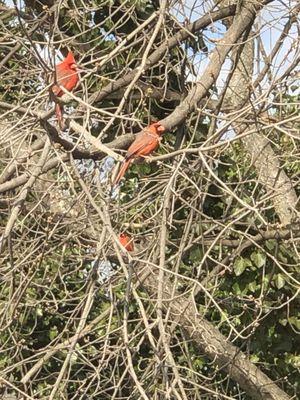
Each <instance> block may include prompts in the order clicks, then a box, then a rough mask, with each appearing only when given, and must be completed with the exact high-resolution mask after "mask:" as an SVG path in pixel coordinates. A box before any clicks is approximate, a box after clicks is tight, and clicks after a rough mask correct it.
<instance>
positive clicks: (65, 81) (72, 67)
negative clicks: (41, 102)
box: [51, 51, 79, 129]
mask: <svg viewBox="0 0 300 400" xmlns="http://www.w3.org/2000/svg"><path fill="white" fill-rule="evenodd" d="M55 71H56V85H53V86H52V88H51V90H52V93H53V94H54V95H55V96H57V97H61V96H63V95H64V92H63V91H62V89H61V87H64V88H65V89H67V90H69V91H72V90H73V89H74V88H75V86H76V85H77V83H78V81H79V75H78V69H77V65H76V62H75V59H74V55H73V53H72V52H71V51H69V53H68V55H67V57H66V58H65V59H64V60H63V61H62V62H61V63H60V64H58V65H56V66H55ZM62 111H63V107H61V106H60V105H59V104H56V106H55V113H56V117H57V120H58V124H59V126H60V128H61V129H62V128H63V118H62Z"/></svg>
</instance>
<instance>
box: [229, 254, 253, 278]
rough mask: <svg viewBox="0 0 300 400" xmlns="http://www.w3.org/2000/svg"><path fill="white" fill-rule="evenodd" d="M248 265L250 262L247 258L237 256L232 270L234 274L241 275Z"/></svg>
mask: <svg viewBox="0 0 300 400" xmlns="http://www.w3.org/2000/svg"><path fill="white" fill-rule="evenodd" d="M249 265H251V263H249V260H247V259H245V258H243V257H237V258H236V260H235V261H234V264H233V270H234V273H235V275H236V276H240V275H242V273H243V272H244V271H245V269H246V268H247V267H248V266H249Z"/></svg>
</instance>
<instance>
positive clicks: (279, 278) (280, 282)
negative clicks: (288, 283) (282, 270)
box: [274, 274, 285, 289]
mask: <svg viewBox="0 0 300 400" xmlns="http://www.w3.org/2000/svg"><path fill="white" fill-rule="evenodd" d="M274 283H275V285H276V287H277V289H281V288H283V286H284V285H285V279H284V276H283V275H282V274H277V275H276V276H275V278H274Z"/></svg>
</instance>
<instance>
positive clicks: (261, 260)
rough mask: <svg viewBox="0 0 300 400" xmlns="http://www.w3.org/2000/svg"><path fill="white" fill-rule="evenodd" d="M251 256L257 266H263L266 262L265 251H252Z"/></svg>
mask: <svg viewBox="0 0 300 400" xmlns="http://www.w3.org/2000/svg"><path fill="white" fill-rule="evenodd" d="M250 258H251V260H252V261H253V263H254V265H255V266H256V267H257V268H261V267H263V266H264V265H265V263H266V255H265V254H264V253H260V252H255V253H252V254H251V256H250Z"/></svg>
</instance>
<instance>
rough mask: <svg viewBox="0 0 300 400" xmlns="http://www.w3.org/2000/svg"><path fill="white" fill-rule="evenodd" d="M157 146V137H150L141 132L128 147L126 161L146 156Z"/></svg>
mask: <svg viewBox="0 0 300 400" xmlns="http://www.w3.org/2000/svg"><path fill="white" fill-rule="evenodd" d="M157 146H158V137H157V136H156V135H153V134H152V135H150V134H149V133H147V132H141V133H140V134H138V135H137V137H136V139H135V141H134V142H133V143H132V145H131V146H130V147H129V149H128V151H127V154H126V156H125V158H126V159H129V158H134V157H138V156H147V155H148V154H150V153H151V152H152V151H154V150H155V149H156V147H157Z"/></svg>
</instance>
